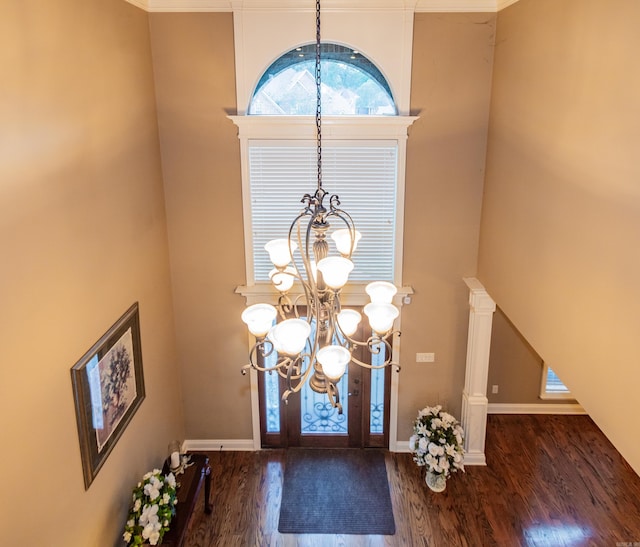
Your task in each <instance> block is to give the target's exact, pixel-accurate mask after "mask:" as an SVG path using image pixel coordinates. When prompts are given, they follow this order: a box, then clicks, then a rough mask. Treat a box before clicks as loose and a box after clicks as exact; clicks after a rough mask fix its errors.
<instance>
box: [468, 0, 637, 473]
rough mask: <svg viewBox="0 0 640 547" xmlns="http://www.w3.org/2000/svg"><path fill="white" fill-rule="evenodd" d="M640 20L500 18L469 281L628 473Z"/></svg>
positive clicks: (616, 13)
mask: <svg viewBox="0 0 640 547" xmlns="http://www.w3.org/2000/svg"><path fill="white" fill-rule="evenodd" d="M639 21H640V4H639V3H637V2H632V1H627V0H611V1H608V2H600V1H597V0H562V1H557V0H535V1H534V0H520V1H519V2H517V3H516V4H513V5H512V6H510V7H508V8H506V9H505V10H503V11H501V12H500V14H499V16H498V36H497V42H496V43H497V45H496V50H495V65H494V80H493V91H492V104H491V121H490V137H489V142H488V155H487V178H486V186H485V198H484V206H483V217H482V219H483V220H482V229H481V244H480V258H479V275H478V276H479V278H480V280H481V281H482V282H483V283H484V284H485V286H486V287H487V289H488V290H489V292H490V294H491V295H492V297H493V298H494V299H495V300H496V301H497V303H498V304H499V305H500V306H501V307H502V308H503V310H504V311H505V313H506V314H507V315H508V316H509V318H510V319H511V320H512V321H513V322H514V324H515V325H516V327H517V328H518V330H520V331H521V332H522V334H523V335H524V336H525V337H526V338H527V340H528V341H529V342H530V343H531V345H532V346H533V347H534V348H535V349H536V351H537V352H538V353H539V354H540V356H541V357H542V358H543V359H544V360H545V361H547V362H549V363H550V364H551V365H552V367H553V368H554V370H556V371H557V372H558V374H559V375H560V377H561V378H562V380H563V381H564V382H565V383H566V384H567V386H568V387H569V388H570V389H571V390H572V392H573V393H574V394H575V396H576V398H577V399H578V400H579V402H580V403H581V404H582V406H583V407H584V408H585V409H586V410H587V412H588V413H589V414H590V415H591V416H592V417H593V419H594V420H595V421H596V423H598V425H599V426H600V427H601V428H602V429H603V431H604V432H605V433H606V434H607V436H608V437H609V438H610V439H611V441H612V442H613V443H614V445H616V448H618V450H619V451H620V452H621V453H622V455H623V456H624V457H625V458H626V459H627V460H628V461H629V463H630V464H631V465H632V466H633V467H634V468H635V469H636V471H640V443H638V441H637V433H638V423H637V420H636V418H635V416H636V414H637V408H636V404H635V402H636V398H637V394H636V391H637V386H638V385H640V367H638V357H637V340H638V332H640V321H639V320H638V313H637V310H638V309H639V308H640V291H638V288H637V282H638V271H640V251H639V249H640V247H639V246H638V234H639V233H640V186H639V185H638V180H640V163H638V161H637V149H638V138H639V137H640V132H639V130H638V119H639V117H640V73H638V71H637V70H635V66H636V65H637V55H636V52H637V51H638V49H639V48H640V34H638V32H637V27H638V22H639Z"/></svg>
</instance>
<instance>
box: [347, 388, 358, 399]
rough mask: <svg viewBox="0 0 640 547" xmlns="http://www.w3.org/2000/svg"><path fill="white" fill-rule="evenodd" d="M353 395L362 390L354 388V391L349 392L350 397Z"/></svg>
mask: <svg viewBox="0 0 640 547" xmlns="http://www.w3.org/2000/svg"><path fill="white" fill-rule="evenodd" d="M352 395H353V396H354V397H355V396H356V395H360V392H359V391H358V390H357V389H354V390H353V391H350V392H349V397H351V396H352Z"/></svg>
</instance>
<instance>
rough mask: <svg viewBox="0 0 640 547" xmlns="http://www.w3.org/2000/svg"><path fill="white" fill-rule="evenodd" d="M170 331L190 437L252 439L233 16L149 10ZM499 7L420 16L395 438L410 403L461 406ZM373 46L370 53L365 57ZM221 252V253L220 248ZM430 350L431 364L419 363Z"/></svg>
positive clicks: (405, 433)
mask: <svg viewBox="0 0 640 547" xmlns="http://www.w3.org/2000/svg"><path fill="white" fill-rule="evenodd" d="M150 19H151V34H152V41H153V55H154V68H155V74H156V86H157V89H156V91H157V97H158V110H159V120H160V128H161V141H162V157H163V165H164V177H165V191H166V201H167V215H168V223H169V241H170V248H171V260H172V276H173V288H174V301H175V304H174V305H175V310H176V332H177V337H178V346H179V350H180V361H181V365H182V381H183V385H184V389H185V393H186V394H188V397H186V398H185V414H186V429H187V436H188V438H193V439H225V438H232V439H248V438H251V409H250V401H249V381H248V378H246V377H242V376H241V375H240V367H241V366H242V365H243V364H245V363H246V360H247V356H246V351H247V335H246V331H245V328H244V326H243V324H242V323H241V321H240V313H241V311H242V309H243V307H244V303H243V299H242V298H241V297H240V296H238V295H235V294H234V293H233V291H234V289H235V287H236V286H237V285H242V284H243V283H244V282H245V278H244V277H245V275H244V251H243V232H242V201H241V199H242V198H241V188H240V184H241V179H240V163H239V161H240V157H239V141H238V138H237V134H236V128H235V126H233V124H232V123H231V122H230V121H228V120H227V119H226V118H225V114H226V112H225V109H233V108H234V97H235V95H234V91H235V90H234V72H233V71H234V66H233V23H232V16H231V14H199V13H192V14H166V13H164V14H152V15H151V17H150ZM494 23H495V15H487V14H476V15H467V14H465V15H462V14H458V15H444V14H430V15H427V14H419V15H418V16H417V17H416V22H415V46H414V49H415V53H414V61H413V63H414V74H413V88H412V102H411V105H412V110H413V111H415V112H418V111H419V112H420V116H421V119H420V120H419V121H418V122H417V123H416V124H415V125H414V127H413V128H412V130H411V136H410V138H409V146H408V160H407V187H406V195H407V205H406V228H405V233H406V241H405V263H404V282H405V284H410V285H412V286H413V287H414V288H415V291H416V294H415V295H414V297H413V302H412V304H411V305H409V306H406V307H405V308H404V311H403V325H402V328H403V336H402V355H401V357H402V364H403V369H402V372H401V375H400V388H399V389H400V403H399V432H398V435H399V438H400V439H405V440H406V439H408V438H409V436H410V434H411V423H412V421H413V420H414V418H415V415H416V412H417V410H418V409H419V408H422V407H423V406H424V405H426V404H435V403H436V402H443V403H447V404H448V405H449V406H450V408H452V410H453V411H454V412H456V413H458V414H459V410H460V400H461V391H462V385H463V381H464V378H463V375H464V364H465V351H466V336H467V334H466V333H467V317H468V306H467V298H468V294H467V290H466V286H465V285H464V283H463V281H462V278H463V277H464V276H468V275H474V274H475V268H476V258H477V244H478V230H479V222H480V201H481V197H482V181H483V167H484V153H485V144H486V140H485V139H486V132H487V120H488V106H489V86H490V79H491V61H492V40H493V32H494ZM365 53H366V52H365ZM219 252H221V253H222V255H221V256H217V253H219ZM418 351H433V352H435V353H436V357H437V364H436V365H435V366H434V365H417V364H415V362H414V361H415V353H416V352H418Z"/></svg>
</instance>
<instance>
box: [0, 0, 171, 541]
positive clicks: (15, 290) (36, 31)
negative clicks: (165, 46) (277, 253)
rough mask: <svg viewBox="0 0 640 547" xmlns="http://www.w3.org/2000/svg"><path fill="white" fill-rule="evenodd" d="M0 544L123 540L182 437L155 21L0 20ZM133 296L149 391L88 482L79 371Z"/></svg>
mask: <svg viewBox="0 0 640 547" xmlns="http://www.w3.org/2000/svg"><path fill="white" fill-rule="evenodd" d="M0 82H1V83H0V249H2V267H1V269H0V303H1V304H0V325H1V327H0V348H2V349H1V350H0V354H1V359H0V367H1V368H0V371H1V372H0V424H1V425H0V431H1V432H2V444H1V449H0V468H1V469H2V470H3V478H2V492H3V495H2V500H1V501H0V529H1V530H2V532H1V534H2V540H1V542H2V544H3V545H44V544H46V545H50V546H60V547H69V546H76V545H100V546H103V545H113V544H115V543H116V541H117V539H118V538H119V537H120V535H121V533H122V528H121V527H122V526H123V524H124V521H125V517H126V512H127V510H128V505H129V502H130V499H131V498H130V496H131V489H132V488H133V486H134V485H135V483H136V482H137V481H138V480H139V478H140V477H141V476H142V474H143V473H144V472H146V471H147V470H148V469H150V468H152V467H153V466H155V465H158V464H160V463H162V459H163V458H164V456H165V454H166V447H167V444H168V442H169V440H171V439H172V438H182V437H183V430H182V415H181V413H182V410H181V404H180V386H179V378H178V376H177V372H176V369H175V360H176V352H175V346H174V342H173V317H172V304H171V299H170V280H169V273H168V272H169V270H168V252H167V241H166V226H165V216H164V205H163V194H162V181H161V173H160V160H159V146H158V137H157V127H156V113H155V104H154V94H153V78H152V69H151V63H150V50H149V33H148V22H147V15H146V14H145V13H144V12H143V11H141V10H139V9H137V8H135V7H133V6H132V5H130V4H128V3H126V2H124V1H122V0H100V1H97V0H96V1H92V2H87V1H85V0H58V1H56V2H39V1H33V0H8V1H5V2H3V4H2V17H0ZM135 301H138V302H139V303H140V321H141V334H142V351H143V363H144V377H145V383H146V390H147V397H146V399H145V400H144V402H143V403H142V406H141V407H140V409H139V410H138V412H137V414H136V415H135V416H134V417H133V420H132V421H131V423H130V424H129V427H128V428H127V429H126V431H125V432H124V435H123V436H122V437H121V439H120V441H119V442H118V444H117V445H116V447H115V449H114V450H113V452H112V453H111V455H110V456H109V458H108V459H107V461H106V463H105V465H104V467H103V468H102V470H101V471H100V472H99V474H98V476H97V477H96V479H95V480H94V482H93V484H92V485H91V487H90V488H89V490H87V491H85V489H84V483H83V479H82V467H81V460H80V450H79V445H78V434H77V429H76V418H75V411H74V403H73V394H72V389H71V379H70V372H69V370H70V368H71V366H72V365H73V364H74V363H75V362H76V361H77V360H78V359H79V358H80V357H82V355H83V354H84V353H85V352H86V351H87V350H88V349H89V348H90V347H91V346H92V345H93V343H94V342H96V340H97V339H98V338H99V337H100V336H101V335H102V334H103V333H104V332H105V331H106V330H107V329H108V328H109V327H110V326H111V325H112V324H113V323H114V322H115V321H116V319H118V317H119V316H120V315H121V314H122V313H123V312H124V311H126V310H127V308H128V307H129V306H130V305H131V304H132V303H133V302H135Z"/></svg>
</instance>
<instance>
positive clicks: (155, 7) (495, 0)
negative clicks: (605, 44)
mask: <svg viewBox="0 0 640 547" xmlns="http://www.w3.org/2000/svg"><path fill="white" fill-rule="evenodd" d="M126 1H127V2H129V3H130V4H133V5H134V6H137V7H138V8H140V9H143V10H145V11H148V12H215V11H223V12H232V11H241V10H265V9H269V10H272V9H273V10H286V11H314V10H315V5H312V3H311V2H309V5H308V6H302V7H301V0H126ZM517 1H518V0H347V1H345V0H324V1H323V4H322V9H323V11H358V10H363V11H364V10H367V11H378V10H408V11H414V12H424V13H428V12H497V11H500V10H502V9H504V8H506V7H507V6H510V5H511V4H514V3H515V2H517Z"/></svg>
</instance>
